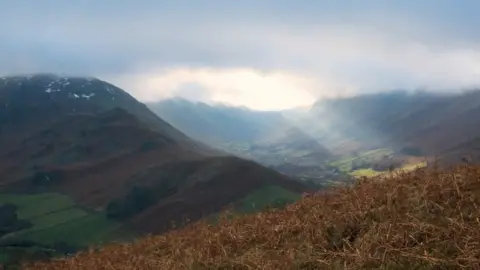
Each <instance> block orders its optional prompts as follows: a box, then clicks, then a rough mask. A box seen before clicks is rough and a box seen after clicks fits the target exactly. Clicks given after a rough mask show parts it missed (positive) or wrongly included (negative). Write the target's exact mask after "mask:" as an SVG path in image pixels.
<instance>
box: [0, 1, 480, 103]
mask: <svg viewBox="0 0 480 270" xmlns="http://www.w3.org/2000/svg"><path fill="white" fill-rule="evenodd" d="M478 10H480V1H474V0H463V1H458V0H422V1H419V0H412V1H410V0H398V1H393V0H390V1H389V0H384V1H381V0H362V1H360V0H349V1H347V0H335V1H334V0H331V1H327V0H290V1H287V0H243V1H227V0H190V1H186V0H173V1H170V0H131V1H129V0H102V1H98V0H92V1H91V0H76V1H65V0H42V1H38V0H15V1H9V0H3V1H1V2H0V75H14V74H15V75H16V74H27V73H28V74H31V73H38V72H41V73H45V72H49V73H50V72H52V73H60V74H67V75H80V76H83V75H85V76H94V77H97V78H100V79H103V80H106V81H109V82H111V83H113V84H115V85H117V86H119V87H121V88H123V89H125V90H126V91H128V92H129V93H130V94H132V95H133V96H134V97H136V98H137V99H139V100H140V101H144V102H153V101H156V100H159V99H164V98H169V97H173V96H178V97H183V98H188V99H191V100H197V101H203V102H222V103H227V104H231V105H242V106H247V107H250V108H252V109H258V110H279V109H287V108H292V107H297V106H308V105H309V104H312V103H313V102H314V101H315V100H317V99H319V98H324V97H340V96H350V95H357V94H362V93H371V92H380V91H389V90H397V89H419V88H421V89H428V90H431V91H460V90H463V89H465V88H471V87H476V86H477V85H478V84H479V83H480V31H478V25H480V16H478V14H477V13H478Z"/></svg>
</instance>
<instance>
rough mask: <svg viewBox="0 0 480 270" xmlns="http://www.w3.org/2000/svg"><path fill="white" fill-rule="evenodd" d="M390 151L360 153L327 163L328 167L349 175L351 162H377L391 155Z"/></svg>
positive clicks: (382, 149) (377, 150)
mask: <svg viewBox="0 0 480 270" xmlns="http://www.w3.org/2000/svg"><path fill="white" fill-rule="evenodd" d="M392 152H393V151H392V150H390V149H387V148H380V149H375V150H371V151H367V152H364V153H361V154H360V155H358V156H349V157H344V158H341V159H339V160H335V161H332V162H330V163H329V165H330V166H332V167H336V168H338V169H339V170H340V171H341V172H344V173H349V172H351V171H352V162H354V161H360V160H364V161H372V160H379V159H381V158H382V157H384V156H386V155H391V154H392Z"/></svg>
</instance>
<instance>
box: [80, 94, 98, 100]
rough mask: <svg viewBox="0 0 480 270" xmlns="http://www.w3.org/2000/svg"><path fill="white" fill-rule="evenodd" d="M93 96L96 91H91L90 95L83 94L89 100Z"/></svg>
mask: <svg viewBox="0 0 480 270" xmlns="http://www.w3.org/2000/svg"><path fill="white" fill-rule="evenodd" d="M93 96H95V93H91V94H88V95H85V94H82V98H84V99H86V100H89V99H90V98H91V97H93Z"/></svg>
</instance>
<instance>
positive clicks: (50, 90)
mask: <svg viewBox="0 0 480 270" xmlns="http://www.w3.org/2000/svg"><path fill="white" fill-rule="evenodd" d="M53 92H60V89H52V88H50V87H48V88H47V90H45V93H53Z"/></svg>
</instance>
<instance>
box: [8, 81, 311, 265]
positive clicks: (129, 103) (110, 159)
mask: <svg viewBox="0 0 480 270" xmlns="http://www.w3.org/2000/svg"><path fill="white" fill-rule="evenodd" d="M0 104H2V106H0V127H1V131H0V205H2V206H6V208H5V207H4V208H1V209H0V216H2V214H3V215H5V216H6V217H9V218H8V222H7V223H6V224H4V225H2V224H0V253H1V254H2V256H3V254H8V258H10V259H12V258H15V259H12V260H17V259H19V258H20V257H21V256H24V255H26V254H27V253H24V252H23V253H22V251H24V249H22V248H27V247H28V248H29V250H32V248H34V249H33V250H34V251H35V252H33V253H32V254H36V255H35V256H37V255H38V256H40V257H41V256H43V255H42V254H44V255H45V254H50V253H51V252H52V250H54V251H56V252H57V251H58V252H67V251H66V250H72V249H73V250H75V249H76V248H80V247H85V246H86V245H91V244H92V243H98V242H101V241H111V240H116V239H119V238H124V237H127V236H128V237H129V236H132V235H137V233H146V232H160V231H165V230H168V229H170V228H171V226H172V224H171V222H172V221H176V222H177V223H181V222H183V221H185V220H186V218H189V219H190V220H192V221H194V220H197V219H199V218H201V217H205V216H208V215H211V214H213V213H216V212H218V211H219V210H220V209H222V207H225V206H226V205H228V204H234V205H235V206H236V207H238V208H239V209H242V207H243V208H245V207H246V206H249V205H250V204H258V208H261V207H264V206H266V205H270V204H279V203H280V204H282V203H286V202H289V201H291V200H294V199H295V198H297V197H298V196H299V193H300V192H302V191H305V190H308V188H307V187H306V186H305V185H304V184H302V183H301V182H297V181H295V180H292V179H290V178H288V177H287V176H284V175H281V174H280V173H277V172H275V171H273V170H271V169H268V168H265V167H263V166H260V165H258V164H257V163H254V162H251V161H246V160H242V159H240V158H236V157H231V156H226V155H225V154H223V153H221V152H218V151H216V150H212V149H211V148H210V147H207V146H205V145H204V144H202V143H200V142H197V141H195V140H193V139H190V138H189V137H187V136H186V135H185V134H183V133H182V132H180V131H178V130H177V129H175V128H174V127H172V126H171V125H170V124H168V123H167V122H165V121H164V120H162V119H161V118H159V117H158V116H156V115H155V114H154V113H152V112H151V111H150V110H149V109H148V108H147V107H146V106H145V105H143V104H142V103H140V102H138V101H137V100H135V99H134V98H133V97H131V96H130V95H128V94H127V93H126V92H125V91H123V90H121V89H119V88H117V87H115V86H113V85H111V84H109V83H107V82H104V81H101V80H98V79H93V78H92V79H90V78H75V77H59V76H55V75H35V76H16V77H5V78H1V79H0ZM272 188H273V189H274V190H277V191H279V192H274V193H271V192H265V190H267V191H268V190H270V189H272ZM252 194H257V195H255V196H253V195H252ZM259 199H260V200H261V201H258V200H259ZM2 211H3V212H2ZM2 226H5V227H2ZM4 247H5V248H4ZM28 254H31V253H28ZM39 254H40V255H39ZM29 256H30V255H29ZM32 256H33V255H32ZM45 256H47V255H45ZM3 259H4V258H3V257H1V256H0V262H1V261H2V260H3Z"/></svg>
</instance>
